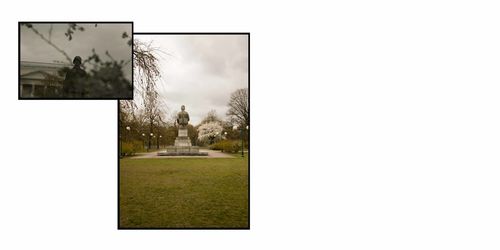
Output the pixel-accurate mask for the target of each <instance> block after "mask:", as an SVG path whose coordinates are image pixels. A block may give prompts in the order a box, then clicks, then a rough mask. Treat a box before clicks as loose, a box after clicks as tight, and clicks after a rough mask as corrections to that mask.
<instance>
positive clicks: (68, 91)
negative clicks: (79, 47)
mask: <svg viewBox="0 0 500 250" xmlns="http://www.w3.org/2000/svg"><path fill="white" fill-rule="evenodd" d="M73 65H74V66H73V68H72V69H70V70H69V71H68V72H67V73H66V78H65V79H64V82H63V95H64V97H75V98H81V97H84V96H85V88H84V85H85V78H86V77H87V73H86V72H85V70H83V69H82V68H81V67H80V66H81V65H82V58H81V57H79V56H75V58H74V59H73Z"/></svg>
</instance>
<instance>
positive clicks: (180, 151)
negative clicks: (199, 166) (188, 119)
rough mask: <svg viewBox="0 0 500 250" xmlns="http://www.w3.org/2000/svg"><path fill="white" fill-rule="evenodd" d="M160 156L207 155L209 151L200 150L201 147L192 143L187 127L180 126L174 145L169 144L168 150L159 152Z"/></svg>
mask: <svg viewBox="0 0 500 250" xmlns="http://www.w3.org/2000/svg"><path fill="white" fill-rule="evenodd" d="M157 155H158V156H207V155H208V153H207V152H200V148H199V147H196V146H192V145H191V139H189V136H188V130H187V128H179V133H178V135H177V138H175V142H174V146H168V147H167V150H166V151H161V152H158V153H157Z"/></svg>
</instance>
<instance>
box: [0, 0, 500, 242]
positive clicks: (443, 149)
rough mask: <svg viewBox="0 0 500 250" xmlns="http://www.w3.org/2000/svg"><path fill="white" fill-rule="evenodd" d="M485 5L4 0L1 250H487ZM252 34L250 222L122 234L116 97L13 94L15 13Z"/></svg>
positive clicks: (491, 145) (493, 48)
mask: <svg viewBox="0 0 500 250" xmlns="http://www.w3.org/2000/svg"><path fill="white" fill-rule="evenodd" d="M498 13H499V6H498V5H497V4H496V1H436V0H433V1H411V2H410V1H337V2H333V1H331V2H330V3H329V4H327V3H326V1H325V2H319V1H306V2H305V3H298V2H294V3H292V2H291V1H283V2H281V3H279V2H274V3H271V2H270V1H266V2H265V3H262V4H257V3H251V1H199V2H190V1H178V2H168V1H155V2H154V3H153V2H148V1H134V2H129V3H125V2H116V3H112V2H111V1H81V2H74V1H73V2H70V1H14V2H9V3H4V4H3V5H2V10H1V15H0V16H1V25H2V29H1V30H2V34H3V36H2V39H0V41H1V45H2V48H3V51H2V52H3V53H2V60H1V69H2V83H3V85H2V91H1V93H0V94H1V97H0V100H1V102H2V105H1V107H2V119H1V120H2V121H1V122H0V124H1V125H0V132H1V133H2V136H1V141H0V147H1V148H0V152H1V154H0V162H1V163H0V165H1V167H0V230H1V232H0V249H292V248H297V249H498V248H499V247H500V239H499V237H498V236H499V234H500V201H499V195H500V182H499V181H498V180H499V177H500V171H499V163H500V160H499V154H498V152H499V150H500V133H499V129H500V119H499V109H500V105H499V104H500V98H499V91H500V87H499V86H500V85H499V80H500V71H499V69H500V36H499V21H500V20H499V19H500V15H498ZM20 20H26V21H29V20H39V21H41V20H60V21H62V20H109V21H128V20H133V21H135V31H166V32H174V31H179V32H186V31H192V32H195V31H206V32H209V31H241V32H247V31H248V32H251V44H250V46H251V77H252V78H251V122H252V125H251V130H252V148H251V150H252V161H251V230H249V231H248V230H247V231H230V230H229V231H228V230H223V231H217V230H216V231H203V230H201V231H192V230H187V231H172V230H166V231H123V230H121V231H119V230H117V229H116V228H117V160H116V153H117V140H116V136H117V131H116V128H117V114H116V112H117V108H116V102H115V101H18V100H17V93H18V92H17V88H18V87H17V84H18V81H17V79H18V71H17V60H18V54H17V46H18V40H17V33H18V32H17V29H18V24H17V22H18V21H20Z"/></svg>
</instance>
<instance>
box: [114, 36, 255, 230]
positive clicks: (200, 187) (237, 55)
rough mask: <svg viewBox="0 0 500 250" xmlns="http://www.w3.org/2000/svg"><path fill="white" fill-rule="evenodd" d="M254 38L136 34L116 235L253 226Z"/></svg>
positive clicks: (124, 105)
mask: <svg viewBox="0 0 500 250" xmlns="http://www.w3.org/2000/svg"><path fill="white" fill-rule="evenodd" d="M249 46H250V34H249V33H209V34H206V33H204V34H196V33H187V34H168V33H167V34H145V33H136V34H135V37H134V52H135V53H134V85H135V90H134V91H135V94H134V99H133V100H122V101H119V104H118V105H119V106H118V113H119V121H118V126H119V135H118V136H119V138H118V139H119V140H118V147H119V150H118V153H119V166H118V171H119V173H118V183H119V198H118V228H119V229H249V228H250V77H249V70H250V68H249V62H250V54H249V52H250V50H249Z"/></svg>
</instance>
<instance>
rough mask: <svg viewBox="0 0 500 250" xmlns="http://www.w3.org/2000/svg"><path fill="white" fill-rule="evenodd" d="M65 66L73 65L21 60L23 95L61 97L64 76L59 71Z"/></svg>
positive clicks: (27, 96)
mask: <svg viewBox="0 0 500 250" xmlns="http://www.w3.org/2000/svg"><path fill="white" fill-rule="evenodd" d="M64 67H68V68H71V67H72V65H70V64H64V63H45V62H28V61H21V68H20V72H19V73H20V83H19V84H20V88H21V97H25V98H29V97H59V96H60V95H61V93H62V82H63V80H64V77H61V76H59V74H58V71H59V70H61V69H62V68H64Z"/></svg>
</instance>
